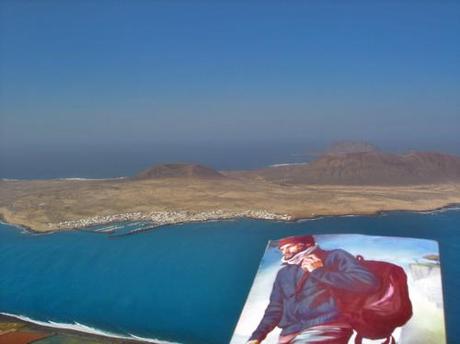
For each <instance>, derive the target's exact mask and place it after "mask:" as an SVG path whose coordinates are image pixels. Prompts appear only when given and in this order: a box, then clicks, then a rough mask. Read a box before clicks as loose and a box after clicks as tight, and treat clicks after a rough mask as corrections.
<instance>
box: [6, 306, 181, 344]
mask: <svg viewBox="0 0 460 344" xmlns="http://www.w3.org/2000/svg"><path fill="white" fill-rule="evenodd" d="M0 314H3V315H6V316H9V317H13V318H16V319H19V320H22V321H26V322H30V323H33V324H37V325H40V326H44V327H51V328H58V329H63V330H73V331H78V332H84V333H89V334H93V335H97V336H103V337H110V338H117V339H128V340H136V341H143V342H148V343H155V344H181V343H178V342H169V341H165V340H160V339H156V338H145V337H140V336H136V335H134V334H131V333H128V334H129V335H128V336H123V335H121V334H117V333H113V332H109V331H103V330H99V329H97V328H94V327H90V326H87V325H83V324H80V323H78V322H74V323H73V324H69V323H59V322H54V321H40V320H34V319H32V318H29V317H27V316H25V315H16V314H11V313H6V312H0Z"/></svg>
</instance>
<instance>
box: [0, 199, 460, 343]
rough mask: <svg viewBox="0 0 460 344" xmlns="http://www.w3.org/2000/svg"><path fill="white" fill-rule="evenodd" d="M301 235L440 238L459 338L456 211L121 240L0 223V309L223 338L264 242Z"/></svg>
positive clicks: (200, 227)
mask: <svg viewBox="0 0 460 344" xmlns="http://www.w3.org/2000/svg"><path fill="white" fill-rule="evenodd" d="M123 226H126V225H123ZM133 227H135V226H132V225H131V227H129V228H133ZM120 231H122V232H123V231H126V228H125V229H123V228H121V229H120ZM301 233H317V234H320V233H365V234H374V235H390V236H407V237H419V238H430V239H436V240H438V241H439V244H440V253H441V264H442V270H443V278H444V279H443V283H444V297H445V310H446V316H447V317H446V321H447V335H448V342H449V343H452V344H456V343H460V327H459V326H458V325H457V324H458V323H460V298H459V297H458V295H459V294H458V291H459V290H460V264H459V261H460V209H459V208H453V209H449V210H444V211H437V212H432V213H409V212H393V213H387V214H383V215H379V216H355V217H328V218H321V219H316V220H310V221H304V222H297V223H280V222H268V221H255V220H235V221H222V222H207V223H193V224H186V225H176V226H165V227H161V228H157V229H154V230H151V231H145V232H142V233H138V234H134V235H127V236H116V235H114V234H107V233H102V232H99V233H95V232H88V231H74V232H62V233H54V234H47V235H37V234H30V233H26V232H23V231H21V230H20V229H18V228H14V227H12V226H9V225H5V224H0V273H1V278H0V312H6V313H10V314H16V315H23V316H27V317H29V318H32V319H34V320H38V321H44V322H49V321H53V322H56V323H63V324H64V323H67V324H73V323H74V322H78V323H79V324H82V325H84V326H88V327H91V328H95V329H99V330H103V331H108V332H112V333H117V334H121V335H125V336H129V334H133V335H136V336H141V337H147V338H160V339H163V340H168V341H173V342H179V343H187V344H206V343H209V344H211V343H213V344H224V343H228V341H229V339H230V337H231V335H232V332H233V328H234V326H235V324H236V322H237V320H238V317H239V313H240V311H241V309H242V307H243V304H244V302H245V299H246V296H247V293H248V291H249V288H250V287H251V283H252V280H253V278H254V275H255V273H256V270H257V267H258V265H259V261H260V259H261V257H262V255H263V253H264V249H265V246H266V244H267V241H268V240H271V239H277V238H280V237H284V236H287V235H293V234H301ZM391 249H392V248H391V247H388V250H391ZM78 326H80V325H78Z"/></svg>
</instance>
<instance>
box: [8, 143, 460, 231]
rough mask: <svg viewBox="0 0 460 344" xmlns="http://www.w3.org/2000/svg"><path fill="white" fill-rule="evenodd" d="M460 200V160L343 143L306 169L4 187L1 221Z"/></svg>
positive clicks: (310, 211) (345, 209)
mask: <svg viewBox="0 0 460 344" xmlns="http://www.w3.org/2000/svg"><path fill="white" fill-rule="evenodd" d="M455 203H460V158H459V157H457V156H453V155H447V154H441V153H411V154H406V155H396V154H390V153H384V152H381V151H379V150H377V149H375V148H374V147H373V146H368V145H364V146H362V145H358V146H356V145H352V146H351V147H350V145H347V146H344V147H342V146H338V147H334V149H333V150H332V151H330V152H327V153H325V154H322V155H321V156H319V157H318V158H317V159H316V160H314V161H312V162H310V163H305V164H294V165H288V166H286V165H282V166H275V167H269V168H265V169H260V170H253V171H220V172H219V171H215V170H213V169H212V168H210V167H206V166H201V165H197V164H165V165H156V166H153V167H151V168H149V169H146V170H144V171H142V172H140V173H138V174H136V175H135V176H133V177H126V178H119V179H99V180H97V179H87V180H85V179H52V180H1V181H0V216H1V218H2V219H3V220H4V221H6V222H8V223H11V224H14V225H18V226H22V227H25V228H28V229H30V230H34V231H39V232H46V231H56V230H65V229H74V228H81V227H88V226H93V225H98V224H107V223H112V222H120V221H145V222H150V223H152V225H165V224H174V223H182V222H192V221H206V220H217V219H229V218H238V217H248V218H257V219H270V220H285V221H291V220H296V219H301V218H312V217H318V216H325V215H347V214H374V213H378V212H381V211H391V210H412V211H424V210H432V209H437V208H441V207H444V206H447V205H450V204H455Z"/></svg>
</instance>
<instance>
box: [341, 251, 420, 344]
mask: <svg viewBox="0 0 460 344" xmlns="http://www.w3.org/2000/svg"><path fill="white" fill-rule="evenodd" d="M356 258H357V259H358V261H359V262H360V263H361V264H362V265H363V266H364V267H365V268H366V269H368V270H369V271H370V272H372V273H373V274H374V275H375V276H376V277H377V278H378V279H379V282H380V288H379V290H378V291H376V292H373V293H370V294H356V293H350V292H346V291H342V290H340V291H338V290H337V289H335V291H334V294H335V296H336V298H337V302H338V306H339V308H340V310H341V311H342V313H343V314H344V315H345V316H346V318H347V320H348V321H349V323H350V325H351V326H352V327H353V329H354V330H355V331H356V332H357V337H356V339H355V343H356V344H360V343H361V342H362V339H363V338H369V339H385V341H384V343H385V344H391V343H395V341H394V338H393V337H392V333H393V331H394V330H395V329H396V328H397V327H400V326H403V325H404V324H405V323H406V322H407V321H408V320H409V319H410V318H411V317H412V303H411V301H410V298H409V289H408V286H407V276H406V273H405V272H404V270H403V268H401V267H400V266H398V265H395V264H392V263H387V262H382V261H374V260H364V258H363V257H362V256H357V257H356Z"/></svg>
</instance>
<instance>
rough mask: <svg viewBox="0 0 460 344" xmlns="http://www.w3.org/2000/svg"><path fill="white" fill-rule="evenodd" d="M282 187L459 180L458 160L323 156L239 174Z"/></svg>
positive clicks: (446, 157) (373, 154) (374, 153)
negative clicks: (294, 163)
mask: <svg viewBox="0 0 460 344" xmlns="http://www.w3.org/2000/svg"><path fill="white" fill-rule="evenodd" d="M235 176H236V177H246V178H247V177H249V178H258V179H264V180H268V181H271V182H275V183H282V184H323V185H326V184H331V185H413V184H431V183H446V182H458V181H460V157H457V156H453V155H448V154H441V153H430V152H415V153H410V154H405V155H397V154H391V153H384V152H380V151H368V152H359V153H344V154H325V155H323V156H321V157H320V158H318V159H317V160H314V161H312V162H310V163H308V164H303V165H299V164H297V165H286V166H278V167H270V168H265V169H260V170H255V171H251V172H240V173H238V175H235Z"/></svg>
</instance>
